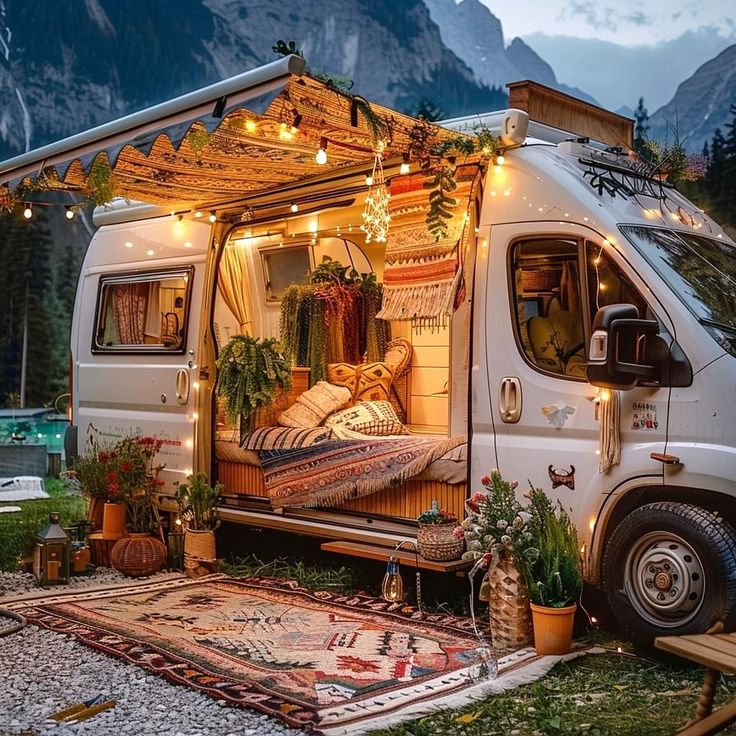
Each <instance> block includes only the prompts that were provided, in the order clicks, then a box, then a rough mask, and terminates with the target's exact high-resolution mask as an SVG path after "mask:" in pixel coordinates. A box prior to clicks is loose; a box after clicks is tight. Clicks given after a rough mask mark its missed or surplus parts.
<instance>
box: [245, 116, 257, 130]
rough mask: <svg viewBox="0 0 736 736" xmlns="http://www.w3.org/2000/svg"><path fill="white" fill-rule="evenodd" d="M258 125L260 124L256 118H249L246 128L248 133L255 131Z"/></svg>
mask: <svg viewBox="0 0 736 736" xmlns="http://www.w3.org/2000/svg"><path fill="white" fill-rule="evenodd" d="M257 127H258V126H257V125H256V121H255V120H251V119H250V118H249V119H248V120H246V121H245V129H246V131H247V132H248V133H255V132H256V128H257Z"/></svg>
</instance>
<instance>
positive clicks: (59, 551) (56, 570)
mask: <svg viewBox="0 0 736 736" xmlns="http://www.w3.org/2000/svg"><path fill="white" fill-rule="evenodd" d="M69 552H70V544H69V537H68V535H67V533H66V532H65V531H64V530H63V529H62V528H61V526H60V524H59V513H58V512H57V511H52V512H51V513H50V514H49V523H48V524H47V525H46V526H45V527H44V528H43V529H41V531H40V532H38V533H37V534H36V549H35V551H34V554H33V573H34V575H35V576H36V577H37V578H38V580H39V582H40V583H41V585H62V584H64V583H68V582H69Z"/></svg>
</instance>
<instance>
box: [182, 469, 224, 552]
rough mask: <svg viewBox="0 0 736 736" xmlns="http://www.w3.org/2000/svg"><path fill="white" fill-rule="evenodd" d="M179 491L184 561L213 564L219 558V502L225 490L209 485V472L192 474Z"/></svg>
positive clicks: (220, 486)
mask: <svg viewBox="0 0 736 736" xmlns="http://www.w3.org/2000/svg"><path fill="white" fill-rule="evenodd" d="M187 480H188V481H189V482H188V483H182V484H181V485H180V486H179V489H178V490H177V492H176V502H177V504H178V506H179V516H180V518H181V520H182V522H183V525H184V560H185V566H186V562H187V559H189V560H190V561H195V562H196V561H202V562H213V561H214V560H215V559H216V558H217V555H216V547H215V529H217V527H218V526H219V525H220V522H219V520H218V518H217V501H218V498H219V496H220V494H221V493H222V492H223V491H224V490H225V487H224V486H222V485H220V484H217V485H216V486H215V487H214V488H213V487H212V486H211V485H210V484H209V481H208V479H207V474H206V473H197V474H196V475H190V476H189V477H188V478H187Z"/></svg>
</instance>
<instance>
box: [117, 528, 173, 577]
mask: <svg viewBox="0 0 736 736" xmlns="http://www.w3.org/2000/svg"><path fill="white" fill-rule="evenodd" d="M165 562H166V547H165V546H164V544H163V542H161V540H160V539H157V538H156V537H152V536H151V535H150V534H143V533H140V534H139V533H133V534H130V535H128V536H127V537H123V538H122V539H119V540H118V541H117V542H115V546H114V547H113V548H112V552H110V563H111V564H112V566H113V567H114V568H115V569H116V570H119V571H120V572H121V573H123V575H129V576H130V577H133V578H138V577H142V576H144V575H153V573H155V572H158V571H159V570H160V569H161V568H162V567H163V566H164V563H165Z"/></svg>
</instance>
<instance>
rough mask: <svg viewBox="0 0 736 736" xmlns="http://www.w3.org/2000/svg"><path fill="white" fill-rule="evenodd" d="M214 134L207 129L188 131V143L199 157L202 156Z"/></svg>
mask: <svg viewBox="0 0 736 736" xmlns="http://www.w3.org/2000/svg"><path fill="white" fill-rule="evenodd" d="M211 138H212V135H211V134H210V133H208V132H207V131H206V130H190V131H189V132H188V133H187V143H188V144H189V148H191V149H192V153H193V154H194V155H195V156H196V157H197V159H201V158H202V151H204V149H205V148H206V147H207V144H208V143H209V142H210V140H211Z"/></svg>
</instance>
